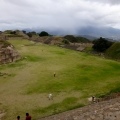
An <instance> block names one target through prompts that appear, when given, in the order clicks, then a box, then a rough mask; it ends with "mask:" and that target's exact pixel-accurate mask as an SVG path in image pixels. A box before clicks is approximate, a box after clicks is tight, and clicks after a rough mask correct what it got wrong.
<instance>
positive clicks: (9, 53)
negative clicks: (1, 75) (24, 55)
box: [0, 46, 20, 64]
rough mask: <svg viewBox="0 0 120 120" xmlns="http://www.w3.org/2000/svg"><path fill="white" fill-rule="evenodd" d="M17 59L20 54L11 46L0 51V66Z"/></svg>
mask: <svg viewBox="0 0 120 120" xmlns="http://www.w3.org/2000/svg"><path fill="white" fill-rule="evenodd" d="M19 59H20V54H19V53H18V52H17V51H16V50H15V49H14V48H13V46H8V47H6V48H1V49H0V64H5V63H10V62H14V61H16V60H19Z"/></svg>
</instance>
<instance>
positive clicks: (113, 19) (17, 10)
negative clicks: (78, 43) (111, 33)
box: [0, 0, 120, 32]
mask: <svg viewBox="0 0 120 120" xmlns="http://www.w3.org/2000/svg"><path fill="white" fill-rule="evenodd" d="M86 26H95V27H113V28H118V29H120V0H0V30H6V29H20V30H22V29H25V28H30V29H37V28H40V29H51V30H52V29H64V30H71V31H73V32H74V31H75V30H76V29H77V28H81V27H86Z"/></svg>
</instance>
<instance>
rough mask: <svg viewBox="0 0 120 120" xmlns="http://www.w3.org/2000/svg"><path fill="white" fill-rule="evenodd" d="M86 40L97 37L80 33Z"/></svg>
mask: <svg viewBox="0 0 120 120" xmlns="http://www.w3.org/2000/svg"><path fill="white" fill-rule="evenodd" d="M80 36H82V37H84V38H86V39H88V40H95V39H98V38H97V37H94V36H90V35H80Z"/></svg>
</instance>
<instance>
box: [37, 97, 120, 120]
mask: <svg viewBox="0 0 120 120" xmlns="http://www.w3.org/2000/svg"><path fill="white" fill-rule="evenodd" d="M38 120H120V97H118V98H114V99H110V100H106V101H102V102H97V103H92V104H90V105H88V106H85V107H82V108H78V109H75V110H70V111H67V112H63V113H60V114H56V115H53V116H48V117H45V118H40V119H38Z"/></svg>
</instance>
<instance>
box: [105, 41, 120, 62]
mask: <svg viewBox="0 0 120 120" xmlns="http://www.w3.org/2000/svg"><path fill="white" fill-rule="evenodd" d="M105 55H106V56H107V57H109V58H112V59H119V60H120V42H117V43H114V44H113V45H112V46H111V47H110V48H108V49H107V51H106V52H105Z"/></svg>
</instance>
